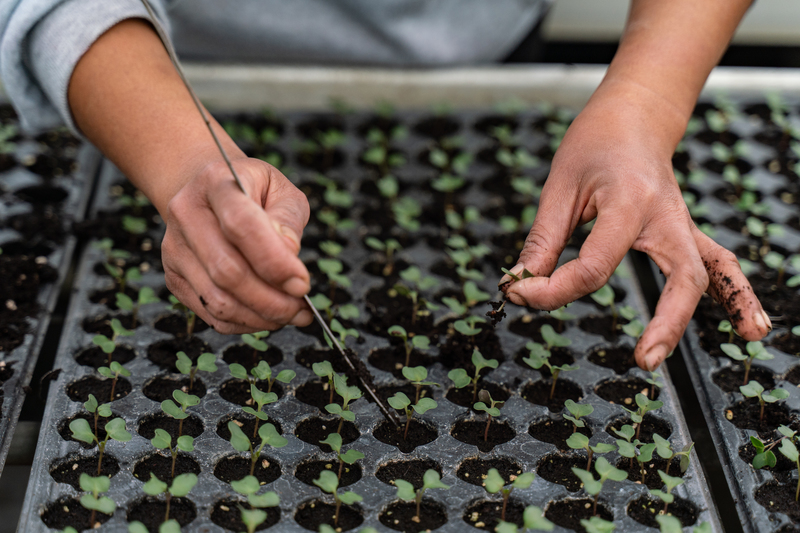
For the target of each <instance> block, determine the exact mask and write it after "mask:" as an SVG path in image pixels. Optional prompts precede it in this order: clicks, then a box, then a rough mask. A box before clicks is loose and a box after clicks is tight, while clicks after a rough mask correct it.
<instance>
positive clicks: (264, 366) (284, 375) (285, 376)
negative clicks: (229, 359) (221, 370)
mask: <svg viewBox="0 0 800 533" xmlns="http://www.w3.org/2000/svg"><path fill="white" fill-rule="evenodd" d="M228 369H229V370H230V372H231V375H232V376H233V377H235V378H237V379H244V380H247V381H249V382H250V384H251V385H254V384H255V383H256V382H257V381H266V382H267V393H271V392H272V387H273V386H274V385H275V382H276V381H280V382H281V383H289V382H291V381H292V380H293V379H294V377H295V376H296V375H297V373H296V372H295V371H294V370H289V369H284V370H281V371H280V372H278V374H277V375H275V376H273V375H272V367H270V366H269V363H267V362H266V361H259V362H258V365H256V366H254V367H253V368H251V369H250V374H251V375H250V376H248V375H247V370H245V368H244V367H243V366H242V365H240V364H238V363H233V364H231V365H229V366H228ZM254 399H255V398H254ZM274 401H277V397H276V398H275V400H274ZM267 403H274V402H267Z"/></svg>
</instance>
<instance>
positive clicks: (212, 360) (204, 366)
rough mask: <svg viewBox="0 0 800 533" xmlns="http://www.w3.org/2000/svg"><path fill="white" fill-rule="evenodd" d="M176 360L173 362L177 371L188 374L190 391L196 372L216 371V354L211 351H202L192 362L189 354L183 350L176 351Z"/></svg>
mask: <svg viewBox="0 0 800 533" xmlns="http://www.w3.org/2000/svg"><path fill="white" fill-rule="evenodd" d="M176 356H177V358H178V360H177V361H176V362H175V366H176V367H177V368H178V372H180V373H181V374H183V375H184V376H189V390H188V392H191V391H192V389H193V388H194V377H195V376H196V375H197V373H198V372H201V371H202V372H216V371H217V365H216V361H217V356H216V355H214V354H213V353H202V354H200V357H198V358H197V363H196V364H192V360H191V359H189V356H188V355H186V353H185V352H178V353H177V354H176Z"/></svg>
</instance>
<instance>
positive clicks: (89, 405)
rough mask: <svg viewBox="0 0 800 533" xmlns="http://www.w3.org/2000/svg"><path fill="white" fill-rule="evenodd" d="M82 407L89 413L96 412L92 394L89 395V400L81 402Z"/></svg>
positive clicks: (94, 399)
mask: <svg viewBox="0 0 800 533" xmlns="http://www.w3.org/2000/svg"><path fill="white" fill-rule="evenodd" d="M83 407H84V408H85V409H86V410H87V411H89V412H90V413H94V412H95V411H96V410H97V398H95V397H94V394H90V395H89V399H88V400H86V401H85V402H83Z"/></svg>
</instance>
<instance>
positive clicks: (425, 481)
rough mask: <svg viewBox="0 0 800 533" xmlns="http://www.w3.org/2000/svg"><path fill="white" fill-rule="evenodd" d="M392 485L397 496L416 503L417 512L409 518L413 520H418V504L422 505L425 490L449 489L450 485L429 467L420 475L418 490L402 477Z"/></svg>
mask: <svg viewBox="0 0 800 533" xmlns="http://www.w3.org/2000/svg"><path fill="white" fill-rule="evenodd" d="M394 486H395V487H397V497H398V498H400V499H401V500H403V501H407V502H409V501H413V502H415V503H416V504H417V514H416V515H414V517H413V518H412V519H411V520H413V521H414V522H417V523H419V521H420V506H421V505H422V497H423V496H424V494H425V491H426V490H430V489H445V490H447V489H449V488H450V485H445V484H444V483H442V481H441V478H440V477H439V472H437V471H436V470H433V469H430V470H427V471H425V473H424V474H423V475H422V487H420V489H419V490H417V491H415V490H414V485H412V484H411V483H409V482H408V481H406V480H404V479H395V480H394Z"/></svg>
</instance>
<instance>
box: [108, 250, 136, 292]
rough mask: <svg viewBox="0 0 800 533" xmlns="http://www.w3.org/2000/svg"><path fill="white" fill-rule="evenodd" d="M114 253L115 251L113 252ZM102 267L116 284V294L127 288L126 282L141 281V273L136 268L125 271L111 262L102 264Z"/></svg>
mask: <svg viewBox="0 0 800 533" xmlns="http://www.w3.org/2000/svg"><path fill="white" fill-rule="evenodd" d="M115 252H116V251H115ZM103 266H104V267H105V269H106V272H108V274H109V275H110V276H111V277H112V278H114V283H116V284H117V292H122V293H124V292H125V288H126V287H127V286H128V282H130V281H141V279H142V271H141V270H139V268H138V267H129V268H127V269H123V268H122V267H119V266H116V265H115V264H113V263H111V262H105V263H103Z"/></svg>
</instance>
